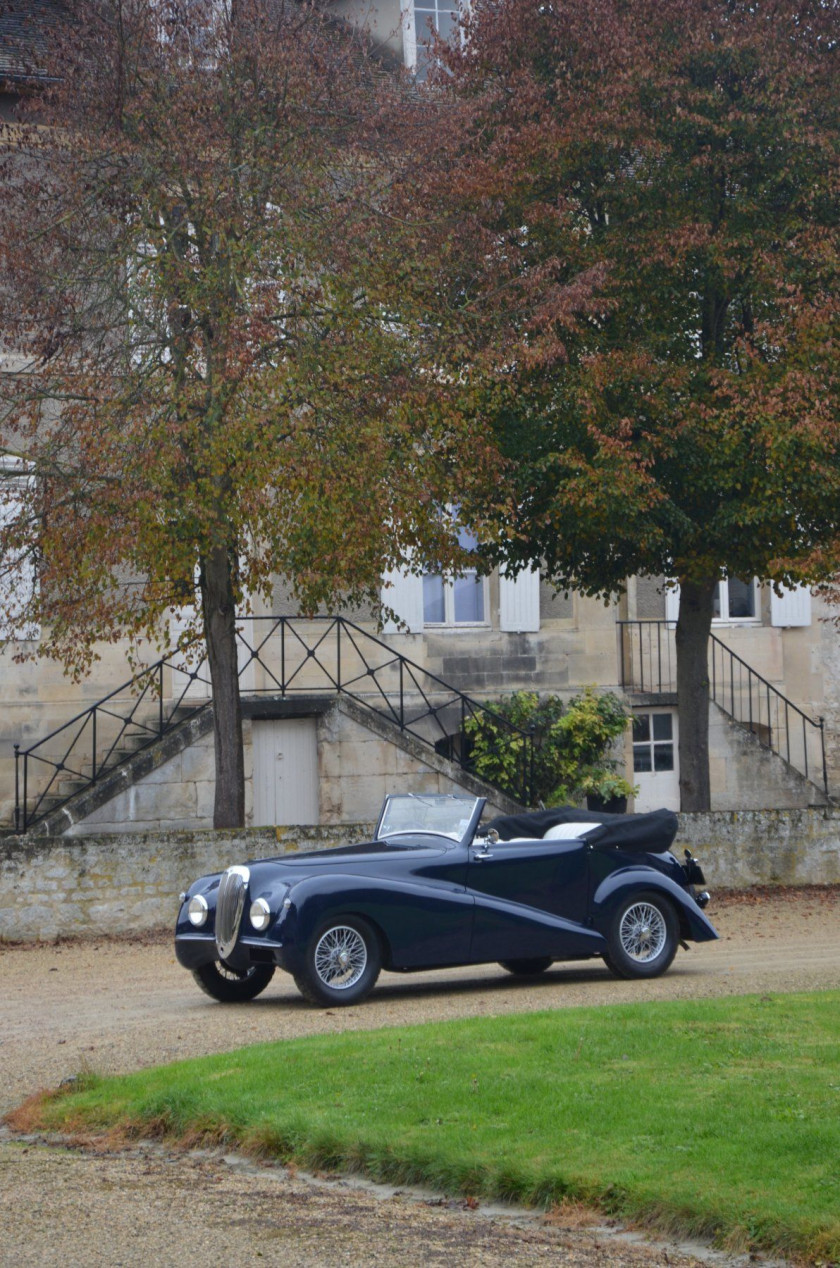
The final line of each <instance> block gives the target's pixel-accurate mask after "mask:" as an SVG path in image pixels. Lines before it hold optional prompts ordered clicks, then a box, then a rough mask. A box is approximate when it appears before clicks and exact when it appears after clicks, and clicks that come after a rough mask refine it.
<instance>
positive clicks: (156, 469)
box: [0, 0, 490, 824]
mask: <svg viewBox="0 0 840 1268" xmlns="http://www.w3.org/2000/svg"><path fill="white" fill-rule="evenodd" d="M65 18H66V21H65V22H64V23H63V24H62V26H61V28H60V30H59V31H58V32H57V34H56V38H55V39H54V41H53V43H52V46H51V49H50V53H49V67H50V72H51V76H52V86H51V87H50V88H49V90H48V91H46V92H45V93H44V94H42V95H41V96H40V97H39V98H38V100H37V101H36V102H34V104H33V107H32V109H31V111H30V112H29V113H28V114H25V115H24V123H25V124H26V126H25V127H20V126H19V125H18V124H15V125H7V126H4V127H3V130H2V134H1V135H0V146H1V147H2V153H0V179H2V181H3V187H4V217H3V219H4V224H3V232H2V241H1V242H0V330H2V331H3V339H4V347H5V351H6V354H7V355H6V357H5V358H4V371H5V372H4V373H3V374H2V375H0V438H1V439H2V442H3V448H4V449H5V450H6V452H8V453H11V454H14V455H15V456H16V457H17V458H18V459H19V460H20V462H21V463H22V464H23V467H22V468H21V469H25V470H26V471H28V472H30V473H32V474H33V476H34V478H32V479H30V480H29V481H28V482H23V483H22V482H20V481H18V482H17V488H16V494H15V496H16V498H17V503H16V506H18V510H17V511H16V512H15V514H13V515H7V516H6V522H5V523H4V524H3V527H2V530H0V532H2V540H0V547H2V553H3V556H4V557H5V558H6V559H13V560H14V561H15V562H16V563H17V565H20V563H21V560H23V559H24V558H25V557H26V556H27V554H28V555H29V556H32V557H37V568H38V577H39V585H38V587H37V588H35V589H31V588H30V593H29V594H28V595H26V596H24V597H23V598H22V600H21V603H22V606H21V608H20V610H19V611H18V612H16V613H14V614H13V616H14V617H15V618H16V619H17V620H18V621H19V622H21V623H23V622H25V621H27V620H30V621H31V620H32V619H36V620H39V621H41V622H43V625H44V634H43V638H42V640H41V644H40V648H39V650H40V651H41V652H42V653H45V654H49V655H54V656H57V657H60V658H61V659H62V660H63V661H64V662H65V663H66V664H67V665H68V666H69V667H70V668H71V669H72V670H73V671H75V672H77V673H79V672H83V671H85V670H86V669H87V668H88V667H89V665H90V663H91V658H92V656H93V655H94V654H95V652H94V645H95V643H96V641H97V640H103V639H104V640H112V639H115V638H118V637H121V636H124V635H126V634H128V635H131V636H147V637H152V638H158V639H159V638H160V637H165V633H164V634H163V635H162V634H161V631H162V629H165V626H162V625H161V622H162V621H165V618H166V616H167V614H168V613H169V612H170V611H171V610H172V609H174V608H178V607H180V606H181V605H184V604H191V603H193V602H195V604H196V609H197V612H198V614H199V615H198V618H197V622H196V629H195V633H196V635H198V634H199V633H200V634H203V636H204V637H205V638H206V640H207V646H208V653H209V663H210V670H211V676H212V680H213V691H214V701H215V717H216V729H217V734H216V758H217V802H216V822H217V824H237V823H241V822H242V819H243V814H244V802H243V770H242V756H241V715H240V706H239V695H238V684H237V677H236V673H237V666H236V654H235V612H236V609H237V606H238V605H240V604H241V603H242V602H243V600H246V601H247V599H248V597H249V596H256V595H263V596H266V597H267V596H269V595H270V593H271V588H272V580H273V578H274V577H275V576H276V574H280V575H282V576H284V577H285V578H287V580H288V583H289V585H290V587H291V589H292V590H293V592H294V593H295V594H296V596H297V597H298V599H299V601H300V603H301V605H302V607H303V609H304V610H307V611H312V610H314V609H315V608H316V607H317V606H318V605H319V604H326V605H328V606H336V605H337V604H338V602H339V601H344V602H364V601H369V602H370V603H372V604H373V605H374V606H376V605H378V603H379V597H380V581H381V577H382V573H383V571H384V570H385V569H387V568H388V567H391V566H394V565H396V564H397V563H399V561H400V559H401V558H402V554H403V552H404V550H405V549H406V548H411V547H415V548H416V549H418V550H422V552H423V553H424V554H429V555H432V556H434V557H435V558H437V559H440V560H442V561H443V562H447V561H448V562H450V563H451V562H453V561H454V560H456V559H457V558H458V557H459V556H458V547H457V543H456V542H455V541H453V540H452V537H451V533H449V532H448V530H447V527H446V525H445V524H444V523H443V522H442V521H441V519H440V516H439V515H438V514H437V509H436V508H438V507H439V506H441V505H445V504H447V503H449V502H451V501H453V500H454V498H455V497H456V495H458V494H463V493H464V492H465V491H468V490H469V489H470V487H471V486H472V485H473V483H476V484H480V485H482V487H486V485H487V483H488V479H489V470H490V468H489V465H488V462H489V454H490V450H489V447H483V446H481V445H480V444H477V445H476V444H471V445H470V452H469V461H468V462H466V461H465V458H464V455H465V453H466V448H467V446H466V444H465V437H464V434H463V428H464V425H465V424H464V422H463V419H462V417H461V416H460V415H459V414H457V413H456V412H454V411H452V410H448V409H447V408H446V405H445V403H441V404H440V407H439V408H430V407H429V402H430V401H431V400H432V399H433V398H434V397H435V382H436V380H435V378H434V376H432V378H431V380H428V377H427V381H426V382H422V383H421V377H422V376H420V375H419V373H418V365H419V364H421V361H422V358H423V356H424V342H425V339H426V336H425V333H424V332H425V330H426V326H425V325H424V323H423V322H422V321H421V320H420V318H419V315H418V313H417V312H416V311H412V309H411V305H410V300H411V296H410V294H409V293H406V294H402V287H401V279H402V277H403V276H404V273H405V270H406V267H407V266H406V259H407V250H408V247H409V246H410V243H407V242H406V240H405V234H406V232H408V230H406V231H403V228H402V226H401V225H400V224H399V223H397V222H395V221H390V220H388V218H387V217H386V216H385V214H384V201H385V194H386V191H387V189H388V185H389V182H390V181H391V180H392V178H393V174H394V172H395V171H396V170H397V169H398V168H399V167H400V165H402V164H404V153H405V141H404V133H403V136H400V135H399V134H398V132H397V131H395V129H394V126H393V121H394V120H395V119H396V118H397V116H398V113H399V111H398V106H399V102H400V100H401V95H402V94H403V91H404V87H403V84H402V81H401V79H400V76H399V75H394V74H390V73H386V70H385V68H384V67H383V65H382V64H381V63H380V62H378V61H377V60H375V59H374V58H373V57H372V55H371V49H370V48H369V46H368V44H367V42H366V39H365V36H364V34H363V33H359V32H353V31H352V30H351V29H350V28H349V27H347V26H346V25H345V24H342V23H340V22H337V21H335V20H334V19H332V18H331V17H330V16H329V15H328V14H326V13H325V12H324V11H323V10H321V9H319V7H317V6H312V5H308V4H304V5H301V4H297V3H284V0H271V2H270V3H265V2H264V0H237V2H236V4H235V5H233V6H226V5H224V4H222V5H220V4H218V3H216V2H215V0H192V2H191V3H190V4H189V5H187V6H165V5H163V6H159V5H154V4H149V3H147V0H69V2H68V4H67V5H66V6H65ZM398 301H399V302H398ZM12 354H13V355H12ZM421 386H422V397H423V401H424V402H425V406H424V408H422V409H421V408H419V406H418V397H419V390H420V387H421ZM420 454H422V462H421V461H419V460H418V459H419V455H420Z"/></svg>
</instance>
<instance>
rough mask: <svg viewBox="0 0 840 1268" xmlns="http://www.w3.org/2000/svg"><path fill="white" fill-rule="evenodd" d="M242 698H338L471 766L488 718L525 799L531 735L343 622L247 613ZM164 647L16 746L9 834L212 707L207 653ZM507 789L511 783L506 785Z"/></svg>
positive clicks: (242, 627) (241, 628) (240, 637)
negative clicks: (163, 652)
mask: <svg viewBox="0 0 840 1268" xmlns="http://www.w3.org/2000/svg"><path fill="white" fill-rule="evenodd" d="M237 641H238V650H239V677H240V687H241V690H242V694H243V695H244V696H246V697H251V696H256V697H260V696H263V697H266V696H272V697H281V698H282V697H294V696H295V695H298V696H300V695H312V696H316V695H323V694H324V693H330V694H331V693H335V694H341V695H344V696H347V697H349V698H351V699H352V700H354V701H355V702H356V703H357V704H358V705H359V706H360V707H361V708H363V709H365V710H367V711H368V712H370V713H371V714H375V715H377V716H378V717H380V718H384V719H385V720H386V721H388V722H390V723H393V725H395V726H396V727H398V728H399V730H400V731H403V732H405V733H407V734H409V735H412V736H413V737H414V738H415V739H417V740H419V741H420V742H421V743H422V744H424V745H426V746H427V747H429V748H431V749H433V750H435V751H436V752H438V753H440V754H443V755H444V756H446V757H448V758H449V759H450V760H452V761H454V762H456V763H457V764H458V765H460V766H461V767H463V768H464V769H465V770H471V764H470V752H469V749H470V745H469V740H468V737H467V734H466V731H465V723H466V722H467V720H468V719H469V718H472V717H483V716H486V717H487V718H489V719H492V720H493V722H494V724H495V726H496V727H497V729H498V731H499V732H500V737H501V738H500V744H511V743H512V742H513V747H514V749H515V751H516V753H517V755H518V756H517V763H518V769H517V774H516V780H515V787H514V789H513V795H514V796H515V797H516V798H517V799H518V800H520V801H521V802H523V803H524V804H526V805H527V804H529V802H530V789H531V784H532V779H533V737H532V736H531V734H530V733H528V732H526V731H522V730H520V729H519V728H518V727H515V726H514V725H513V724H512V723H510V722H509V721H508V720H507V719H506V718H504V717H502V716H501V715H500V714H498V713H496V712H494V710H492V709H489V708H488V707H487V706H485V705H483V704H481V703H480V702H479V701H477V700H474V699H472V698H471V697H470V696H468V695H466V694H465V693H464V692H462V691H459V690H458V689H457V688H456V687H453V686H451V685H450V684H449V683H446V682H444V681H443V679H441V678H438V677H437V676H436V675H435V674H433V673H430V672H429V670H427V669H424V668H423V666H422V665H418V664H416V663H415V662H414V661H411V660H409V659H408V657H406V656H403V655H401V654H400V653H399V652H397V651H395V650H394V648H393V647H392V646H391V645H390V644H389V643H387V642H385V641H384V640H383V639H381V638H377V637H376V636H375V635H373V634H370V633H368V632H367V631H366V630H364V629H362V628H361V626H359V625H356V624H355V623H354V622H352V621H348V620H346V619H345V618H344V617H339V616H329V617H312V618H306V617H289V616H286V617H277V616H269V617H250V616H249V617H243V618H242V619H241V620H240V622H239V623H238V627H237ZM192 656H193V659H192V660H191V661H189V660H188V661H186V662H185V661H184V660H181V659H179V654H178V653H170V654H169V655H168V656H165V657H162V658H161V659H160V660H158V661H156V662H155V664H153V665H149V666H148V667H147V668H146V669H144V670H142V671H140V672H139V673H138V674H136V675H135V676H134V677H133V678H131V679H129V680H128V681H127V682H126V683H124V684H123V685H122V686H121V687H118V688H116V690H114V691H112V692H111V693H110V694H109V695H108V696H105V697H104V698H103V699H102V700H99V701H97V702H96V704H94V705H92V706H90V708H88V709H85V710H83V711H82V712H81V713H78V714H76V716H75V717H73V718H71V719H70V720H69V721H68V722H65V723H64V724H63V725H62V726H60V727H58V728H56V729H55V730H54V731H51V732H50V734H49V735H47V736H45V737H44V738H43V739H42V740H39V741H38V742H37V743H36V744H33V745H31V746H30V747H29V748H27V749H21V748H20V746H19V745H17V744H16V745H15V746H14V750H15V831H16V832H26V831H28V830H29V829H31V828H32V827H33V826H34V825H35V824H36V823H37V822H38V821H39V820H41V819H44V818H46V816H47V815H48V814H51V813H53V812H54V811H56V810H59V809H60V808H61V806H62V805H64V804H66V803H67V802H68V801H70V800H71V798H73V797H75V796H77V795H78V794H79V793H80V792H83V791H85V790H86V789H88V788H90V787H91V786H92V785H94V784H96V783H98V782H101V780H102V779H103V778H104V777H105V776H106V775H109V774H111V773H112V772H113V771H114V770H116V769H117V768H118V767H120V766H123V765H125V764H126V763H128V762H129V761H130V760H131V759H132V758H133V757H135V756H136V754H137V753H139V752H140V751H142V750H143V749H145V748H148V747H150V746H151V745H152V744H154V743H156V742H157V741H158V740H159V739H160V738H161V737H162V736H163V735H165V734H166V733H167V732H168V731H171V730H173V729H174V728H175V727H176V726H178V725H180V724H181V722H183V721H185V720H186V719H187V718H190V717H193V716H195V715H197V714H199V713H201V712H202V711H203V710H204V709H206V708H208V707H209V705H210V703H211V695H212V690H211V685H210V678H209V673H208V672H207V661H206V654H202V650H201V649H193V652H192ZM506 791H509V792H510V790H506Z"/></svg>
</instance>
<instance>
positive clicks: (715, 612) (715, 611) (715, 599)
mask: <svg viewBox="0 0 840 1268" xmlns="http://www.w3.org/2000/svg"><path fill="white" fill-rule="evenodd" d="M712 620H713V621H719V620H720V582H718V583H717V585H716V586H715V593H714V595H713V596H712Z"/></svg>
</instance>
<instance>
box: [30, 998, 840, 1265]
mask: <svg viewBox="0 0 840 1268" xmlns="http://www.w3.org/2000/svg"><path fill="white" fill-rule="evenodd" d="M231 1020H232V1022H233V1021H234V1016H233V1011H232V1012H231ZM33 1113H35V1115H36V1120H34V1119H33V1116H32V1115H33ZM28 1115H29V1117H28V1118H27V1119H26V1124H27V1125H28V1126H31V1125H33V1122H34V1121H37V1123H38V1125H39V1126H41V1127H44V1128H49V1129H53V1130H64V1131H75V1132H78V1131H80V1130H84V1131H100V1130H113V1131H115V1132H118V1133H124V1132H128V1133H129V1134H135V1133H140V1134H156V1135H160V1134H165V1135H167V1136H170V1137H178V1138H181V1139H183V1140H185V1141H186V1142H188V1143H196V1142H198V1141H207V1140H215V1141H225V1142H227V1143H233V1144H237V1145H239V1146H241V1147H243V1148H245V1149H248V1150H250V1151H252V1152H254V1153H256V1154H258V1155H261V1156H270V1157H274V1158H277V1159H280V1160H284V1161H289V1160H294V1161H295V1162H297V1163H298V1164H299V1165H303V1166H308V1167H311V1168H327V1169H354V1170H361V1171H364V1172H365V1173H366V1174H367V1175H369V1176H372V1177H374V1178H378V1179H382V1180H389V1181H392V1182H397V1183H409V1182H420V1183H425V1184H430V1185H432V1186H434V1187H438V1188H442V1189H444V1190H446V1191H448V1192H451V1193H455V1192H458V1193H466V1194H470V1195H472V1196H475V1197H482V1196H483V1197H495V1198H508V1199H513V1200H516V1201H520V1202H526V1203H530V1204H551V1203H553V1202H557V1201H560V1200H562V1199H563V1198H571V1199H582V1200H584V1201H587V1202H592V1203H594V1204H596V1205H598V1206H599V1207H601V1208H602V1209H603V1210H605V1211H607V1212H608V1213H611V1214H614V1215H617V1216H620V1217H622V1218H625V1219H632V1220H637V1221H640V1222H644V1223H646V1224H648V1225H649V1226H651V1227H658V1228H660V1229H666V1230H669V1231H678V1232H681V1233H685V1234H695V1235H700V1236H703V1237H706V1238H710V1239H712V1240H714V1241H715V1242H716V1243H717V1244H719V1245H724V1246H728V1247H730V1248H734V1249H747V1248H753V1249H764V1250H770V1251H774V1252H776V1253H782V1254H795V1255H799V1256H802V1257H805V1258H809V1259H811V1260H813V1261H822V1262H827V1261H829V1262H830V1261H833V1260H840V992H836V991H834V992H821V993H816V994H810V995H780V996H761V997H756V996H750V997H740V998H734V999H715V1000H708V1001H702V1002H690V1003H671V1002H669V1003H645V1004H638V1005H632V1006H620V1007H598V1008H580V1009H562V1010H559V1011H557V1012H541V1013H528V1014H520V1015H517V1016H513V1017H511V1016H505V1017H500V1018H481V1019H476V1020H468V1021H455V1022H447V1023H444V1024H439V1025H423V1026H415V1027H409V1028H402V1029H389V1030H380V1031H363V1032H354V1033H346V1032H345V1033H343V1034H337V1035H333V1036H327V1037H317V1038H309V1039H301V1040H295V1041H292V1042H283V1043H276V1044H260V1045H257V1046H254V1047H250V1048H243V1049H240V1050H238V1051H236V1052H233V1053H228V1054H225V1055H223V1056H216V1057H210V1058H205V1059H202V1060H196V1061H188V1062H180V1063H177V1064H174V1065H170V1066H165V1067H161V1068H159V1069H155V1070H151V1071H143V1072H141V1073H138V1074H135V1075H132V1076H129V1077H124V1078H110V1079H100V1078H90V1079H86V1080H85V1081H84V1083H83V1085H82V1086H81V1087H80V1088H79V1089H78V1090H75V1091H71V1092H64V1091H62V1092H60V1093H56V1094H54V1095H52V1096H51V1097H49V1098H47V1099H45V1100H44V1101H43V1102H41V1103H39V1104H38V1105H37V1106H36V1107H32V1106H30V1107H28ZM22 1122H23V1119H22V1118H21V1119H19V1120H18V1124H19V1125H20V1123H22Z"/></svg>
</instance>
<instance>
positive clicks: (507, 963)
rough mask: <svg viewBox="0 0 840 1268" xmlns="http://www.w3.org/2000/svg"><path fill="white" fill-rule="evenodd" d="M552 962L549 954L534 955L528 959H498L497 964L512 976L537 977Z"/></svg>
mask: <svg viewBox="0 0 840 1268" xmlns="http://www.w3.org/2000/svg"><path fill="white" fill-rule="evenodd" d="M553 963H554V961H553V960H552V958H551V956H550V955H535V956H532V957H531V959H530V960H500V961H499V964H500V965H501V966H502V968H503V969H506V970H507V972H508V973H512V974H513V975H514V977H538V976H539V974H540V973H545V971H546V969H548V968H550V967H551V965H552V964H553Z"/></svg>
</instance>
